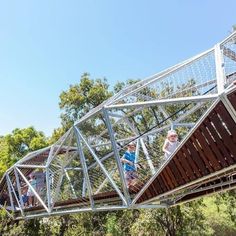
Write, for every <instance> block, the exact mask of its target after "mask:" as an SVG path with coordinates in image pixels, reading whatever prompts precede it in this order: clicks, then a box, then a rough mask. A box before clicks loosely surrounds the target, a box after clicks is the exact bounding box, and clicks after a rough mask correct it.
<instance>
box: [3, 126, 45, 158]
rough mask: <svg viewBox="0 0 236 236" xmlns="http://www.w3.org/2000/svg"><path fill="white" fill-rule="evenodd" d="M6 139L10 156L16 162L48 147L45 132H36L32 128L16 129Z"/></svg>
mask: <svg viewBox="0 0 236 236" xmlns="http://www.w3.org/2000/svg"><path fill="white" fill-rule="evenodd" d="M4 139H5V141H6V143H7V146H8V148H9V155H10V156H11V157H12V158H13V159H16V160H17V159H19V158H21V157H23V156H25V155H26V154H27V153H28V152H31V151H34V150H37V149H40V148H43V147H46V146H47V145H48V144H47V141H46V137H45V136H44V134H43V132H39V131H37V130H35V128H34V127H32V126H31V127H29V128H25V129H18V128H17V129H14V130H13V131H12V134H8V135H6V136H5V137H4Z"/></svg>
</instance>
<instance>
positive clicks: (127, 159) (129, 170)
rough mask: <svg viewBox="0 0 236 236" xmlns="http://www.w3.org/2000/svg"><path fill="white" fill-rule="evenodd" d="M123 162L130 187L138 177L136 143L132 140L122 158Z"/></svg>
mask: <svg viewBox="0 0 236 236" xmlns="http://www.w3.org/2000/svg"><path fill="white" fill-rule="evenodd" d="M121 162H122V163H123V164H124V166H123V168H124V172H125V180H126V182H127V187H128V188H129V187H130V186H131V185H132V182H133V180H135V179H136V178H137V177H138V175H137V173H136V167H135V143H133V142H131V143H129V144H128V146H127V151H126V152H125V154H124V155H123V157H122V158H121Z"/></svg>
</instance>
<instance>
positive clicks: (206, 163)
mask: <svg viewBox="0 0 236 236" xmlns="http://www.w3.org/2000/svg"><path fill="white" fill-rule="evenodd" d="M190 140H191V141H192V143H193V144H194V146H195V147H196V148H197V150H198V153H199V155H200V156H201V158H202V160H203V161H204V164H205V166H206V167H207V169H208V170H209V171H210V173H213V172H214V169H213V168H212V166H211V163H210V161H209V160H208V159H207V157H206V156H205V153H204V152H203V150H202V147H201V146H200V144H199V143H198V141H197V139H196V137H195V136H194V135H192V136H191V137H190Z"/></svg>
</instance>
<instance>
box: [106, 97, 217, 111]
mask: <svg viewBox="0 0 236 236" xmlns="http://www.w3.org/2000/svg"><path fill="white" fill-rule="evenodd" d="M217 97H218V95H217V94H211V95H202V96H192V97H181V98H172V99H171V98H169V99H159V100H153V101H147V102H135V103H127V104H116V105H109V106H105V109H114V108H116V109H123V108H130V107H149V106H157V105H164V104H165V105H168V104H171V105H173V104H175V103H188V102H203V101H209V100H215V99H217Z"/></svg>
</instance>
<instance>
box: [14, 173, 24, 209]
mask: <svg viewBox="0 0 236 236" xmlns="http://www.w3.org/2000/svg"><path fill="white" fill-rule="evenodd" d="M14 174H15V176H16V186H17V189H18V193H19V199H20V204H21V208H22V209H23V208H24V203H23V199H22V192H21V187H20V180H19V175H18V173H17V170H16V168H14Z"/></svg>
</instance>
